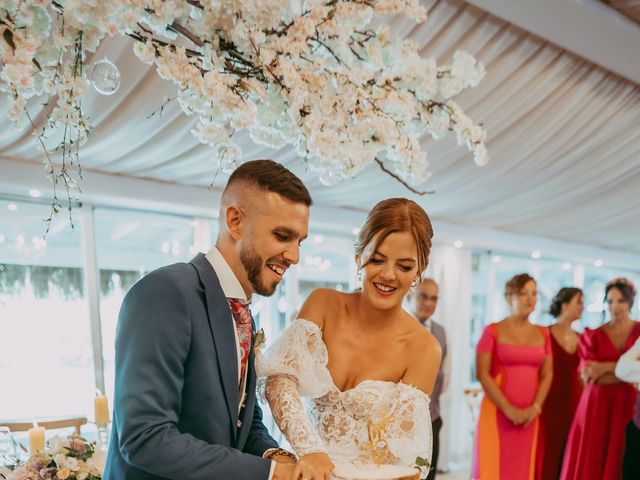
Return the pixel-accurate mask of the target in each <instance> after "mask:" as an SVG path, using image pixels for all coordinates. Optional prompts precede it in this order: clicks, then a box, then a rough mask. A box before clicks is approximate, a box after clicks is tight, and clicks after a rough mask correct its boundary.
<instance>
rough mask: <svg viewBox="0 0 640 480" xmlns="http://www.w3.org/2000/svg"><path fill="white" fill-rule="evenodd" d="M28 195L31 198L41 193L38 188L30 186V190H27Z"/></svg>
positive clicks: (37, 196)
mask: <svg viewBox="0 0 640 480" xmlns="http://www.w3.org/2000/svg"><path fill="white" fill-rule="evenodd" d="M29 196H30V197H33V198H40V197H41V196H42V194H41V193H40V190H36V189H35V188H32V189H31V190H29Z"/></svg>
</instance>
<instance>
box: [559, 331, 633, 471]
mask: <svg viewBox="0 0 640 480" xmlns="http://www.w3.org/2000/svg"><path fill="white" fill-rule="evenodd" d="M638 337H640V323H639V322H635V325H634V326H633V329H632V330H631V333H630V334H629V337H628V338H627V342H626V343H625V346H624V348H623V350H622V351H618V350H617V349H616V348H615V346H614V345H613V343H611V340H610V339H609V336H608V335H607V333H606V332H605V330H604V329H603V328H602V327H599V328H596V329H595V330H590V329H588V328H587V329H586V330H585V332H584V333H583V334H582V336H581V337H580V343H579V345H578V354H579V355H580V362H581V365H582V364H583V363H584V362H586V361H588V360H595V361H597V362H617V361H618V359H619V358H620V356H621V355H622V354H623V353H624V352H626V351H627V350H629V348H631V346H632V345H633V344H634V342H635V341H636V339H637V338H638ZM635 400H636V390H635V389H634V387H633V385H630V384H628V383H614V384H609V385H596V384H588V385H586V386H585V388H584V390H583V392H582V396H581V397H580V403H579V404H578V409H577V410H576V415H575V417H574V419H573V423H572V424H571V430H570V432H569V439H568V440H567V448H566V450H565V454H564V461H563V464H562V475H561V477H560V478H561V479H562V480H583V479H585V478H589V479H598V480H620V479H621V478H622V454H623V452H624V445H625V437H624V432H625V428H626V426H627V424H628V423H629V422H630V421H631V417H632V416H633V407H634V404H635Z"/></svg>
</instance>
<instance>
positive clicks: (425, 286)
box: [414, 278, 448, 480]
mask: <svg viewBox="0 0 640 480" xmlns="http://www.w3.org/2000/svg"><path fill="white" fill-rule="evenodd" d="M438 291H439V287H438V284H437V283H436V282H435V280H433V279H432V278H425V279H424V280H422V282H421V283H420V285H418V287H417V288H416V291H415V294H414V296H415V311H414V316H415V317H416V318H417V319H418V320H419V321H420V323H421V324H422V326H423V327H425V328H426V329H427V330H429V331H430V332H431V334H432V335H433V336H434V337H436V340H437V341H438V343H439V344H440V347H441V348H442V361H441V363H440V369H439V370H438V376H437V377H436V384H435V386H434V387H433V393H432V394H431V404H430V405H429V410H430V412H431V428H432V432H433V433H432V434H433V450H432V453H431V469H430V470H429V476H428V477H427V480H434V479H435V478H436V470H437V468H438V454H439V453H440V430H441V429H442V417H441V415H440V395H442V393H443V392H444V390H446V386H447V381H446V374H447V373H448V372H445V362H446V357H447V334H446V331H445V329H444V326H442V325H441V324H440V323H438V322H436V321H435V320H433V318H432V316H433V314H434V312H435V311H436V307H437V306H438Z"/></svg>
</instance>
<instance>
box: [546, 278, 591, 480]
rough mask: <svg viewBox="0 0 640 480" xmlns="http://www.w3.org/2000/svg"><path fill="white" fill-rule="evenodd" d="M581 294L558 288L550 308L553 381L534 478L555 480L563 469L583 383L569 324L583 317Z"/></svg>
mask: <svg viewBox="0 0 640 480" xmlns="http://www.w3.org/2000/svg"><path fill="white" fill-rule="evenodd" d="M583 309H584V296H583V294H582V290H580V289H579V288H561V289H560V291H559V292H558V293H557V294H556V296H555V297H554V298H553V301H552V302H551V306H550V307H549V313H550V314H551V315H552V316H554V317H555V318H557V319H558V320H557V322H556V323H555V324H553V325H551V326H550V327H549V332H550V334H551V335H550V337H551V351H552V353H553V380H552V381H551V389H550V390H549V394H548V395H547V399H546V400H545V401H544V405H543V406H542V414H541V415H540V430H539V432H538V447H537V449H536V480H557V479H558V478H559V477H560V470H561V469H562V456H563V454H564V447H565V444H566V442H567V436H568V435H569V428H570V427H571V421H572V420H573V415H574V414H575V411H576V407H577V406H578V401H579V400H580V394H581V393H582V384H581V383H580V378H579V377H578V364H579V362H580V359H579V357H578V339H579V338H580V336H579V335H578V334H577V333H576V332H575V331H574V330H572V329H571V324H572V323H573V322H574V321H576V320H578V319H579V318H580V317H581V316H582V310H583Z"/></svg>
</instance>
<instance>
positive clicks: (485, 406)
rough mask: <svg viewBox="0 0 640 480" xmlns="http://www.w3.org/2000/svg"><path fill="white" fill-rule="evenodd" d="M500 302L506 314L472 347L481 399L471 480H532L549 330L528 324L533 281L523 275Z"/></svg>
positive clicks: (548, 369)
mask: <svg viewBox="0 0 640 480" xmlns="http://www.w3.org/2000/svg"><path fill="white" fill-rule="evenodd" d="M505 298H506V299H507V302H508V303H509V306H510V308H511V312H512V313H511V315H510V316H509V317H507V318H506V319H504V320H502V321H501V322H498V323H493V324H491V325H488V326H487V327H486V328H485V330H484V332H483V333H482V337H481V338H480V341H479V342H478V346H477V355H476V365H477V376H478V380H479V381H480V383H482V387H483V389H484V393H485V396H484V399H483V400H482V404H481V406H480V415H479V417H478V428H477V430H476V439H475V445H474V462H473V472H472V476H473V478H474V479H476V480H533V476H534V470H535V458H536V455H535V452H536V445H537V440H536V437H537V432H538V415H540V412H541V409H542V404H543V403H544V400H545V397H546V396H547V392H548V391H549V387H550V385H551V378H552V362H551V345H550V340H549V331H548V329H546V328H544V327H537V326H535V325H532V324H531V323H530V322H529V315H530V314H531V313H532V312H533V310H534V309H535V306H536V299H537V291H536V282H535V280H534V279H533V278H532V277H531V276H529V275H528V274H526V273H522V274H519V275H516V276H514V277H513V278H512V279H511V280H509V281H508V282H507V284H506V287H505Z"/></svg>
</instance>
